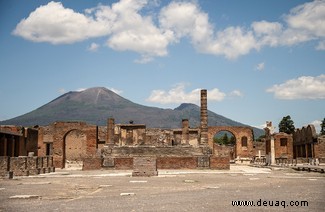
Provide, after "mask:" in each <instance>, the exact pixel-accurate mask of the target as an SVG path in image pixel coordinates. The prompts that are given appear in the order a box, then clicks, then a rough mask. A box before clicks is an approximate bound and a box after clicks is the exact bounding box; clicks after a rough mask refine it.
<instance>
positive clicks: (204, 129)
mask: <svg viewBox="0 0 325 212" xmlns="http://www.w3.org/2000/svg"><path fill="white" fill-rule="evenodd" d="M207 105H208V102H207V90H205V89H203V90H201V127H200V128H201V140H200V144H201V145H207V144H208V106H207Z"/></svg>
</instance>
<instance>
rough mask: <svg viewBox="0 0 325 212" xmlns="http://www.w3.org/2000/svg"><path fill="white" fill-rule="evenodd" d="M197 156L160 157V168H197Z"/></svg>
mask: <svg viewBox="0 0 325 212" xmlns="http://www.w3.org/2000/svg"><path fill="white" fill-rule="evenodd" d="M197 167H198V159H197V157H158V158H157V168H158V169H196V168H197Z"/></svg>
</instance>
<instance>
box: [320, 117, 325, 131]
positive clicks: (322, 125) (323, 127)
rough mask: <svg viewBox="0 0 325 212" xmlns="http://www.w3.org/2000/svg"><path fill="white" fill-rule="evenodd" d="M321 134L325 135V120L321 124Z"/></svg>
mask: <svg viewBox="0 0 325 212" xmlns="http://www.w3.org/2000/svg"><path fill="white" fill-rule="evenodd" d="M320 127H321V129H320V134H321V135H325V118H324V119H323V121H322V123H321V124H320Z"/></svg>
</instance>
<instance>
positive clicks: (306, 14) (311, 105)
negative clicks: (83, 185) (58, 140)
mask: <svg viewBox="0 0 325 212" xmlns="http://www.w3.org/2000/svg"><path fill="white" fill-rule="evenodd" d="M0 20H1V21H0V73H1V77H0V79H1V83H0V99H1V104H0V120H6V119H9V118H13V117H16V116H18V115H22V114H25V113H27V112H30V111H31V110H34V109H36V108H38V107H40V106H42V105H44V104H46V103H48V102H49V101H51V100H53V99H54V98H57V97H58V96H60V95H62V94H63V93H65V92H68V91H77V90H82V89H86V88H90V87H98V86H100V87H107V88H109V89H111V90H113V91H115V92H117V93H118V94H120V95H121V96H123V97H125V98H127V99H129V100H131V101H133V102H136V103H139V104H143V105H147V106H155V107H161V108H175V107H177V106H178V105H179V104H180V103H182V102H191V103H195V104H198V105H199V90H200V89H202V88H205V89H207V90H208V109H209V110H211V111H213V112H215V113H218V114H220V115H223V116H226V117H228V118H230V119H233V120H236V121H239V122H242V123H245V124H249V125H251V126H257V127H262V126H263V124H265V122H266V121H272V122H273V125H274V126H276V127H277V125H278V123H279V122H280V120H281V119H282V117H284V116H286V115H290V116H291V118H292V120H293V121H294V123H295V127H297V128H301V127H302V126H305V125H307V124H310V123H313V124H315V126H316V128H318V127H319V124H320V121H321V120H322V119H323V118H324V117H325V112H324V111H325V110H324V108H325V68H324V67H325V53H324V50H325V1H302V0H295V1H283V0H274V1H267V0H263V1H261V0H247V1H240V0H236V1H235V0H222V1H221V0H216V1H211V0H193V1H191V0H188V1H167V0H164V1H163V0H150V1H147V0H120V1H86V0H78V1H77V0H69V1H28V2H27V1H20V0H11V1H5V0H0ZM318 132H319V128H318Z"/></svg>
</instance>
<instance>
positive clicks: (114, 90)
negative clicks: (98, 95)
mask: <svg viewBox="0 0 325 212" xmlns="http://www.w3.org/2000/svg"><path fill="white" fill-rule="evenodd" d="M107 89H109V90H111V91H113V92H114V93H116V94H119V95H120V94H122V93H123V91H122V90H118V89H116V88H107Z"/></svg>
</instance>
